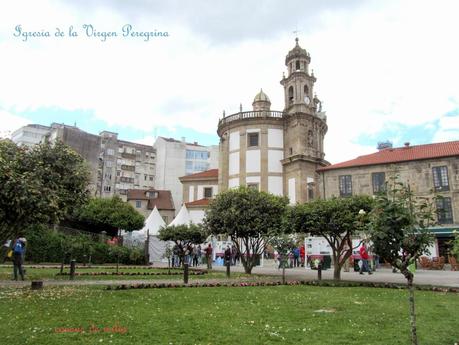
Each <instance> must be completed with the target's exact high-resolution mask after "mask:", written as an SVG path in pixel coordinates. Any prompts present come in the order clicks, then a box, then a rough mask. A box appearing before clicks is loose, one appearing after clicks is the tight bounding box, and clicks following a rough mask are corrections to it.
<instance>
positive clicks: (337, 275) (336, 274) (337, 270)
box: [333, 262, 341, 280]
mask: <svg viewBox="0 0 459 345" xmlns="http://www.w3.org/2000/svg"><path fill="white" fill-rule="evenodd" d="M333 280H341V266H340V264H339V263H337V262H335V263H334V264H333Z"/></svg>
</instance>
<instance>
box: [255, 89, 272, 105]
mask: <svg viewBox="0 0 459 345" xmlns="http://www.w3.org/2000/svg"><path fill="white" fill-rule="evenodd" d="M259 101H263V102H269V103H271V101H270V100H269V97H268V95H267V94H266V93H264V92H263V89H260V92H259V93H257V95H256V96H255V98H254V99H253V102H254V103H255V102H259Z"/></svg>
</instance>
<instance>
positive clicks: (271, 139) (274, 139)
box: [268, 128, 284, 149]
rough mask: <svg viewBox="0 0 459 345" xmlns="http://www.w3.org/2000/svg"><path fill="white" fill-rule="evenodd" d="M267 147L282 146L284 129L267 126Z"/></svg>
mask: <svg viewBox="0 0 459 345" xmlns="http://www.w3.org/2000/svg"><path fill="white" fill-rule="evenodd" d="M268 147H272V148H280V149H282V148H284V130H283V129H277V128H268Z"/></svg>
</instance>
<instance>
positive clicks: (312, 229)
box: [286, 196, 373, 280]
mask: <svg viewBox="0 0 459 345" xmlns="http://www.w3.org/2000/svg"><path fill="white" fill-rule="evenodd" d="M372 204H373V199H372V198H370V197H368V196H352V197H349V198H332V199H327V200H324V199H317V200H314V201H311V202H308V203H306V204H298V205H296V206H293V207H291V208H289V210H288V212H287V216H286V224H287V226H286V227H287V229H289V231H292V232H297V233H305V234H306V233H309V234H310V235H313V236H321V237H323V238H325V240H326V241H327V242H328V244H329V245H330V248H331V250H332V261H333V279H335V280H340V279H341V269H342V267H343V266H344V264H345V262H346V260H348V259H349V257H350V256H351V255H352V250H351V249H352V238H353V237H355V236H357V235H359V234H360V233H361V232H362V231H363V230H364V222H365V221H366V218H364V217H362V216H361V215H362V212H361V210H363V211H364V212H365V213H368V212H369V211H371V209H372Z"/></svg>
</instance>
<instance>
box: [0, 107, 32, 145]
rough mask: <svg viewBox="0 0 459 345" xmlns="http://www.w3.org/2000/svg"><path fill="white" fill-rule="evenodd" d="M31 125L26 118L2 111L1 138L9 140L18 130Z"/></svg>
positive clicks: (0, 119) (0, 112)
mask: <svg viewBox="0 0 459 345" xmlns="http://www.w3.org/2000/svg"><path fill="white" fill-rule="evenodd" d="M29 123H30V121H29V120H28V119H26V118H24V117H21V116H17V115H13V114H11V113H9V112H7V111H5V110H1V109H0V138H9V137H10V136H11V133H13V132H14V131H15V130H16V129H18V128H19V127H22V126H25V125H27V124H29Z"/></svg>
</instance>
